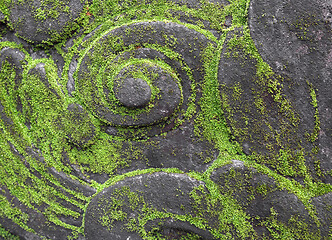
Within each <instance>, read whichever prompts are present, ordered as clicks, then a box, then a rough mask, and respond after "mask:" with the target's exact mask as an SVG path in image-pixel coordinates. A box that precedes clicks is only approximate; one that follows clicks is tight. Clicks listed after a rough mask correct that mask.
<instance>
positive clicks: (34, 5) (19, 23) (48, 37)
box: [9, 0, 83, 43]
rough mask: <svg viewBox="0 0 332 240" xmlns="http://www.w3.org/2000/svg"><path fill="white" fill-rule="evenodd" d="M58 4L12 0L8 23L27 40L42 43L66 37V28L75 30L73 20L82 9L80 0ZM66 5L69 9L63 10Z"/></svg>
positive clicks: (40, 0)
mask: <svg viewBox="0 0 332 240" xmlns="http://www.w3.org/2000/svg"><path fill="white" fill-rule="evenodd" d="M65 2H66V3H65V4H60V6H59V5H58V6H57V4H56V3H54V2H51V1H44V0H33V1H28V2H21V1H18V0H14V1H12V3H11V8H10V15H9V19H10V23H11V25H12V26H13V27H14V29H15V30H16V32H17V34H18V35H19V36H21V37H22V38H24V39H25V40H27V41H31V42H34V43H43V42H48V41H54V40H60V39H64V38H65V37H66V34H68V30H66V28H69V29H70V28H72V29H71V31H73V30H75V28H77V26H75V23H74V21H75V20H76V19H77V18H78V17H79V14H80V12H81V11H82V10H83V3H82V2H81V1H80V0H70V1H65ZM66 7H68V8H69V11H67V10H65V9H66Z"/></svg>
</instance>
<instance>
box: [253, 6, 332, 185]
mask: <svg viewBox="0 0 332 240" xmlns="http://www.w3.org/2000/svg"><path fill="white" fill-rule="evenodd" d="M331 14H332V3H331V1H328V0H313V1H312V0H310V1H300V0H296V1H281V0H271V1H265V2H261V1H256V0H253V1H251V2H250V8H249V27H250V34H251V36H252V38H253V40H254V42H255V45H256V47H257V49H258V50H259V53H260V54H261V56H262V57H263V59H264V60H265V61H266V62H267V63H269V65H270V66H271V67H272V68H273V70H274V71H276V72H278V73H282V74H285V75H286V76H288V77H289V78H290V81H291V82H290V83H288V84H287V87H286V88H285V94H286V95H287V97H288V98H289V99H290V101H291V103H292V105H293V106H294V108H295V109H296V111H297V113H298V114H299V116H300V117H299V119H300V125H301V126H300V130H299V132H302V133H306V132H307V133H309V134H311V133H312V131H313V129H314V128H313V127H312V125H313V124H314V123H315V121H316V122H317V119H316V120H315V117H314V115H315V114H313V113H312V111H313V110H311V109H312V106H310V103H311V102H312V101H313V100H310V96H309V98H308V92H310V89H309V87H310V86H311V87H312V88H313V89H315V91H316V95H317V104H318V106H317V110H318V112H317V116H318V118H319V128H318V129H317V130H314V131H317V132H316V134H315V139H314V144H315V145H316V146H317V148H319V151H318V154H317V155H316V157H317V159H319V161H320V163H319V164H320V168H321V170H322V172H323V175H324V177H323V178H322V179H323V181H325V182H328V183H332V177H331V175H330V174H328V172H329V171H331V169H332V161H331V157H332V155H331V141H332V132H331V129H332V114H331V112H332V109H331V106H332V94H331V93H330V89H331V88H332V80H331V79H332V77H331V76H332V64H331V63H332V60H331V59H332V58H331V56H332V34H331V33H332V30H331V29H332V28H331V27H332V24H331V22H332V21H331Z"/></svg>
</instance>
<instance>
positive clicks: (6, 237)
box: [0, 225, 20, 240]
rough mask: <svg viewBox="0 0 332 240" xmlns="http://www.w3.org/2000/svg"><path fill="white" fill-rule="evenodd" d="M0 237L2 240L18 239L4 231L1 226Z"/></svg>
mask: <svg viewBox="0 0 332 240" xmlns="http://www.w3.org/2000/svg"><path fill="white" fill-rule="evenodd" d="M0 237H2V238H3V239H4V240H19V239H20V238H19V237H17V236H14V235H13V234H11V233H10V232H8V231H6V229H4V228H3V227H2V226H1V225H0Z"/></svg>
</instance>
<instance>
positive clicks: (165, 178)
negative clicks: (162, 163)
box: [85, 172, 221, 240]
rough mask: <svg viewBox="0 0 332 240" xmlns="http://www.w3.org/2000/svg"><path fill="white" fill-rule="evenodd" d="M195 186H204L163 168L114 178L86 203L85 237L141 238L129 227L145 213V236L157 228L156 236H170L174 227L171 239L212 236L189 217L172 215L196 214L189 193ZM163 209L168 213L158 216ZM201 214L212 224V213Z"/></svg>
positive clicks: (193, 215)
mask: <svg viewBox="0 0 332 240" xmlns="http://www.w3.org/2000/svg"><path fill="white" fill-rule="evenodd" d="M199 186H204V183H203V182H200V181H197V180H195V179H192V178H189V177H188V176H186V175H184V174H168V173H163V172H160V173H154V174H144V175H140V176H136V177H132V178H127V179H125V180H123V181H120V182H117V183H116V184H114V185H112V186H110V187H108V188H106V189H104V190H103V191H102V192H101V193H99V194H98V195H96V197H95V198H94V199H93V201H91V203H90V204H89V206H88V208H87V213H86V216H85V225H86V227H85V234H86V238H87V240H88V239H95V236H99V237H100V238H101V239H128V238H129V239H142V238H141V236H140V234H138V233H135V232H132V231H131V230H130V228H135V227H139V228H140V227H141V226H139V225H138V224H139V222H140V221H141V220H140V218H142V217H143V216H144V215H145V214H148V215H150V217H148V218H147V222H146V223H145V224H144V223H143V224H144V225H143V229H144V230H145V231H146V232H147V233H148V236H151V237H152V236H155V237H157V236H158V235H157V233H158V232H159V234H161V235H159V238H161V237H166V238H168V237H169V235H171V236H172V234H171V232H170V231H172V230H171V229H174V230H173V231H174V232H173V236H172V239H176V238H179V237H181V236H183V237H184V236H186V235H187V234H188V233H191V234H192V233H194V234H197V235H198V236H200V239H215V238H214V237H213V235H212V234H211V233H209V232H208V231H206V230H204V229H200V228H198V227H196V226H194V225H192V224H190V222H189V221H181V220H178V219H176V216H184V215H186V216H191V217H198V215H197V213H196V211H197V209H195V207H196V208H197V207H198V206H195V204H194V199H193V198H191V197H190V193H191V192H192V191H193V190H194V189H195V188H197V187H199ZM199 205H200V204H199ZM144 208H145V209H144ZM220 210H221V209H220ZM163 213H168V214H170V216H169V217H166V218H165V217H161V216H162V214H163ZM158 216H160V217H158ZM172 216H173V217H172ZM204 218H206V221H207V222H208V225H210V226H211V227H212V226H213V225H215V224H216V219H214V218H213V216H204ZM129 223H132V224H133V226H130V225H129ZM127 226H128V228H127ZM128 229H129V230H128ZM140 231H142V230H140Z"/></svg>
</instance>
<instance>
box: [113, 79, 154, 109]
mask: <svg viewBox="0 0 332 240" xmlns="http://www.w3.org/2000/svg"><path fill="white" fill-rule="evenodd" d="M113 91H114V94H115V97H116V98H117V99H118V100H119V101H120V103H121V104H123V105H124V106H125V107H128V108H142V107H145V106H146V105H147V104H148V103H149V102H150V99H151V88H150V86H149V84H148V83H147V82H146V81H144V80H143V79H141V78H125V79H124V80H123V81H117V83H115V86H114V87H113Z"/></svg>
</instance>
